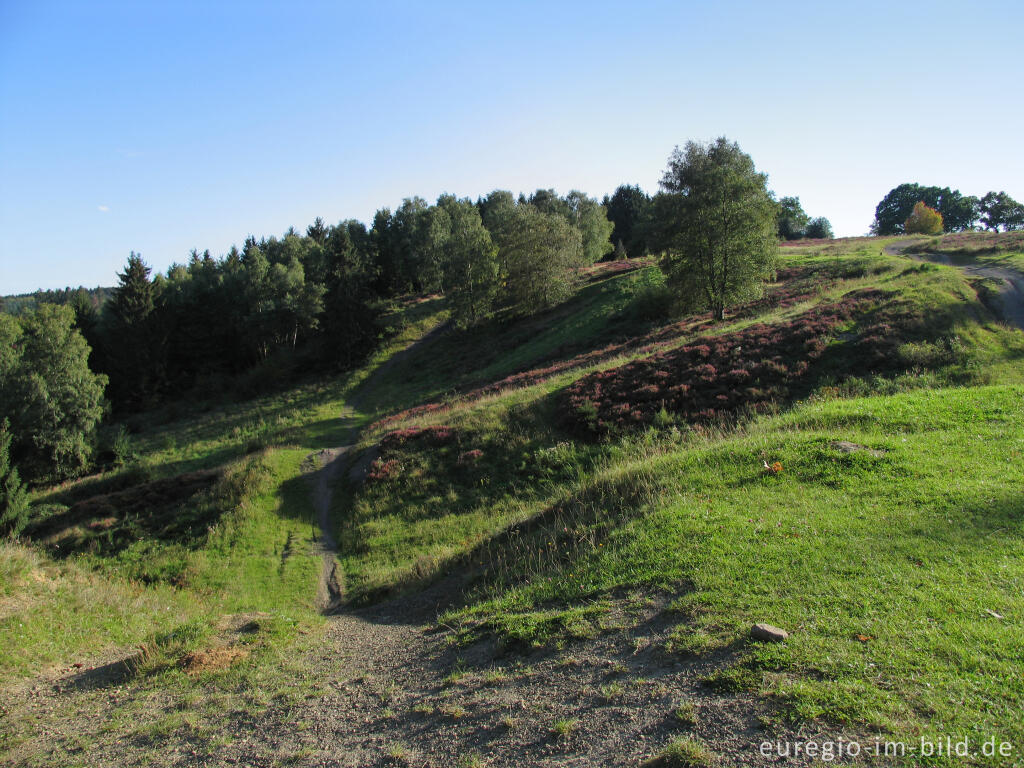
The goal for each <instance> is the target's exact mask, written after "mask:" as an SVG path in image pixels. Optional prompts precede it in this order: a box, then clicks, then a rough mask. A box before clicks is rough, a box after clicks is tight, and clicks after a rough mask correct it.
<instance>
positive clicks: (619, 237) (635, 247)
mask: <svg viewBox="0 0 1024 768" xmlns="http://www.w3.org/2000/svg"><path fill="white" fill-rule="evenodd" d="M602 205H603V206H604V209H605V212H606V215H607V216H608V220H609V221H611V223H612V234H611V242H612V245H613V246H614V247H615V248H616V249H620V248H621V249H622V251H623V252H624V253H625V255H626V256H629V257H632V258H636V257H637V256H646V255H647V252H648V251H649V250H650V249H649V247H648V244H647V231H646V224H647V220H648V217H649V216H650V210H651V198H650V195H648V194H647V193H646V192H644V191H643V190H642V189H640V187H638V186H629V185H627V184H622V185H620V186H619V187H618V188H617V189H616V190H615V192H614V193H613V194H612V196H611V197H608V196H605V198H604V200H603V201H602Z"/></svg>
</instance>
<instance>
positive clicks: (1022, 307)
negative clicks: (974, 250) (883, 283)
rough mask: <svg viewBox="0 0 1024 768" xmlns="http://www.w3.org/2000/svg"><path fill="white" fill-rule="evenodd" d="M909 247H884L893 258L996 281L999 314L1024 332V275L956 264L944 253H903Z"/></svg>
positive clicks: (997, 268) (904, 244)
mask: <svg viewBox="0 0 1024 768" xmlns="http://www.w3.org/2000/svg"><path fill="white" fill-rule="evenodd" d="M910 245H913V241H911V242H901V243H891V244H889V245H887V246H886V247H885V252H886V253H888V254H891V255H893V256H906V257H909V258H912V259H916V260H918V261H930V262H933V263H936V264H944V265H946V266H949V267H956V268H957V269H959V270H960V271H962V272H963V273H964V274H967V275H970V276H971V277H988V278H992V279H995V280H998V281H999V282H1000V286H999V299H1000V302H1001V305H1002V306H1001V307H1000V314H1002V317H1003V319H1004V320H1005V321H1006V322H1007V323H1010V324H1011V325H1015V326H1017V327H1018V328H1020V329H1021V330H1024V275H1022V274H1021V273H1020V272H1016V271H1014V270H1012V269H1007V268H1006V267H994V266H990V265H984V264H974V263H970V264H958V263H956V262H955V261H953V259H951V258H950V257H949V256H947V255H946V254H944V253H904V251H905V250H906V249H907V248H908V247H909V246H910Z"/></svg>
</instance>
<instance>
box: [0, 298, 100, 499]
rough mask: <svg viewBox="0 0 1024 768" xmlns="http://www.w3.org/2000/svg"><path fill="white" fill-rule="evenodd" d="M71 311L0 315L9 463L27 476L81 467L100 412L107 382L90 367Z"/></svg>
mask: <svg viewBox="0 0 1024 768" xmlns="http://www.w3.org/2000/svg"><path fill="white" fill-rule="evenodd" d="M74 322H75V313H74V311H73V310H72V309H71V307H68V306H58V305H55V304H43V305H41V306H40V307H39V308H38V309H36V310H35V311H34V312H30V313H27V314H25V315H22V316H20V317H12V316H10V315H0V403H2V404H3V410H4V412H5V414H8V415H9V418H10V425H11V435H12V439H11V445H10V461H11V463H13V464H15V465H17V466H18V468H19V469H20V470H21V471H22V472H23V473H24V475H25V479H26V480H29V481H39V480H44V479H60V478H63V477H67V476H70V475H74V474H76V473H77V472H79V471H81V470H83V469H84V468H85V467H86V466H87V465H88V462H89V458H90V455H91V452H92V438H93V435H94V433H95V431H96V425H97V424H98V423H99V420H100V418H101V417H102V415H103V390H104V387H105V386H106V383H107V377H106V376H104V375H102V374H95V373H93V372H92V371H91V370H89V364H88V361H89V345H88V344H87V343H86V341H85V339H84V338H82V335H81V334H80V333H79V332H78V330H77V329H76V328H75V327H74Z"/></svg>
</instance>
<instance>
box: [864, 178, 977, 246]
mask: <svg viewBox="0 0 1024 768" xmlns="http://www.w3.org/2000/svg"><path fill="white" fill-rule="evenodd" d="M919 202H920V203H924V204H925V205H927V206H928V207H929V208H932V209H934V210H936V211H938V212H939V214H941V216H942V222H943V230H944V231H946V232H962V231H964V230H968V229H972V228H973V227H974V225H975V223H976V222H977V220H978V212H979V201H978V198H976V197H971V196H969V195H962V194H960V191H959V190H955V189H954V190H951V189H950V188H949V187H922V186H921V185H919V184H900V185H899V186H898V187H895V188H894V189H892V190H890V191H889V193H888V194H887V195H886V196H885V197H884V198H882V201H881V202H880V203H879V204H878V206H877V207H876V208H875V220H874V223H873V224H872V225H871V231H872V233H873V234H876V235H901V234H903V233H904V231H905V230H904V226H905V224H906V221H907V219H908V218H909V217H910V214H911V213H913V211H914V206H915V205H917V203H919Z"/></svg>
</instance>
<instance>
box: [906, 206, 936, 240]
mask: <svg viewBox="0 0 1024 768" xmlns="http://www.w3.org/2000/svg"><path fill="white" fill-rule="evenodd" d="M903 231H904V232H906V233H907V234H908V235H915V234H920V235H941V234H942V214H941V213H939V212H938V211H936V210H935V209H934V208H929V207H928V206H927V205H925V204H924V203H922V202H919V203H917V204H916V205H915V206H914V210H913V211H911V213H910V216H908V217H907V220H906V222H905V223H904V224H903Z"/></svg>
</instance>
